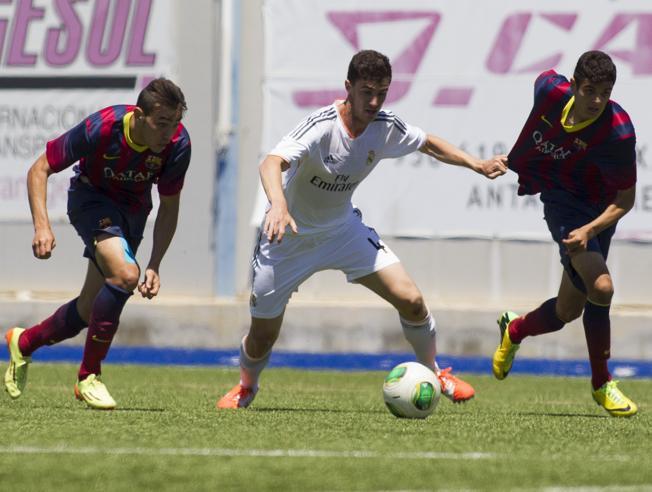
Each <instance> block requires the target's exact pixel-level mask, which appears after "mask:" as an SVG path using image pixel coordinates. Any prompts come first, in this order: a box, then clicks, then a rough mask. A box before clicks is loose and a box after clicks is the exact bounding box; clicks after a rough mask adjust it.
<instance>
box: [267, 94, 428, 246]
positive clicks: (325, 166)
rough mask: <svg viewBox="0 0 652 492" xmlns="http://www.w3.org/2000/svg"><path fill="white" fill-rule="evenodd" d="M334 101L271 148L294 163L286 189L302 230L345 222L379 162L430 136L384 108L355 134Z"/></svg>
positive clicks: (286, 178) (417, 145)
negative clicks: (357, 193)
mask: <svg viewBox="0 0 652 492" xmlns="http://www.w3.org/2000/svg"><path fill="white" fill-rule="evenodd" d="M336 104H337V102H336V103H335V104H333V105H331V106H326V107H323V108H321V109H319V110H318V111H315V112H314V113H313V114H311V115H310V116H309V117H308V118H306V119H305V120H303V121H302V122H301V123H300V124H299V125H298V126H297V127H296V128H295V129H294V130H293V131H292V132H290V133H289V134H288V135H286V136H285V137H284V138H283V140H281V141H280V142H279V144H278V145H277V146H276V147H274V149H272V150H271V151H270V152H269V154H270V155H275V156H279V157H281V158H283V159H284V160H285V161H287V162H288V163H289V164H290V168H289V169H288V170H287V171H285V172H284V173H283V190H284V192H285V198H286V200H287V203H288V210H289V212H290V215H292V217H293V218H294V220H295V222H296V223H297V227H298V229H299V234H312V233H315V232H320V231H323V230H325V229H329V228H331V227H336V226H338V225H341V224H343V223H345V222H346V221H347V220H349V218H350V217H351V211H352V208H353V205H352V203H351V197H352V195H353V192H354V191H355V189H356V188H357V187H358V185H359V184H360V182H362V180H363V179H364V178H365V177H367V175H368V174H369V173H370V172H371V171H372V170H373V169H374V167H376V165H377V164H378V162H380V161H381V160H382V159H385V158H388V157H401V156H404V155H406V154H410V153H411V152H414V151H415V150H418V149H419V148H421V147H422V146H423V144H424V143H425V141H426V133H425V132H424V131H423V130H421V129H420V128H417V127H413V126H410V125H407V124H405V123H404V122H403V121H402V120H401V119H400V118H399V117H398V116H395V115H394V114H393V113H392V112H391V111H383V110H381V111H379V112H378V115H377V116H376V118H375V119H374V120H373V121H372V122H371V123H370V124H369V125H368V126H367V128H366V129H365V131H364V132H363V133H362V135H360V136H358V137H356V138H352V137H350V136H349V134H348V133H347V131H346V129H345V127H344V123H343V122H342V119H341V117H340V115H339V112H338V110H337V107H336Z"/></svg>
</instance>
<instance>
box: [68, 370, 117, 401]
mask: <svg viewBox="0 0 652 492" xmlns="http://www.w3.org/2000/svg"><path fill="white" fill-rule="evenodd" d="M75 398H77V399H78V400H80V401H83V402H86V405H88V406H89V407H91V408H94V409H95V410H113V409H114V408H115V406H116V404H115V400H114V399H113V397H112V396H111V394H110V393H109V390H107V389H106V386H105V385H104V383H103V382H102V381H100V378H99V376H96V375H95V374H91V375H89V376H88V377H87V378H86V379H84V380H83V381H77V383H75Z"/></svg>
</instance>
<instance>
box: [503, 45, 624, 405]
mask: <svg viewBox="0 0 652 492" xmlns="http://www.w3.org/2000/svg"><path fill="white" fill-rule="evenodd" d="M615 82H616V67H615V65H614V64H613V62H612V60H611V58H610V57H609V56H608V55H607V54H606V53H603V52H601V51H588V52H586V53H584V54H583V55H582V56H581V57H580V58H579V60H578V62H577V66H576V68H575V72H574V74H573V77H572V78H571V80H570V81H569V80H567V79H566V77H564V76H563V75H559V74H557V73H556V72H555V71H554V70H548V71H547V72H543V73H542V74H541V75H539V77H538V78H537V79H536V81H535V83H534V106H533V108H532V111H531V112H530V115H529V117H528V119H527V121H526V123H525V126H524V127H523V130H522V131H521V134H520V135H519V137H518V139H517V141H516V144H515V145H514V147H513V149H512V150H511V152H510V154H509V156H508V160H509V168H510V169H512V170H513V171H515V172H516V173H518V177H519V190H518V194H519V195H534V194H537V193H540V197H541V201H542V202H543V205H544V216H545V220H546V223H547V224H548V229H549V230H550V233H551V234H552V238H553V239H554V241H555V242H557V244H558V245H559V253H560V256H561V263H562V265H563V268H564V271H563V276H562V280H561V285H560V287H559V293H558V294H557V296H556V297H553V298H552V299H548V300H547V301H545V302H544V303H543V304H542V305H541V306H539V307H538V308H537V309H535V310H534V311H531V312H529V313H527V314H526V315H524V316H518V315H516V314H515V313H512V312H509V311H508V312H505V313H503V314H501V316H500V317H499V319H498V325H499V328H500V345H499V346H498V348H497V349H496V351H495V353H494V356H493V373H494V375H495V376H496V378H498V379H504V378H505V377H507V374H508V373H509V371H510V369H511V367H512V362H513V359H514V356H515V354H516V351H517V350H518V349H519V347H520V343H521V342H522V340H523V339H524V338H526V337H528V336H536V335H541V334H544V333H550V332H554V331H558V330H561V329H562V328H563V327H564V325H565V324H566V323H569V322H570V321H573V320H574V319H577V318H579V317H580V316H582V321H583V323H584V332H585V335H586V342H587V346H588V352H589V361H590V364H591V373H592V376H591V384H592V395H593V399H594V400H595V401H596V403H597V404H598V405H600V406H602V407H603V408H604V409H605V410H606V411H607V412H609V414H611V415H613V416H616V417H628V416H631V415H634V414H635V413H636V412H637V407H636V404H635V403H634V402H633V401H632V400H630V399H629V398H627V397H626V396H625V395H624V394H623V393H622V391H621V390H620V389H619V388H618V386H617V384H616V381H614V380H612V378H611V374H610V373H609V368H608V364H607V362H608V360H609V356H610V350H611V341H610V334H611V328H610V320H609V307H610V305H611V298H612V296H613V292H614V290H613V282H612V279H611V275H610V274H609V269H608V268H607V264H606V260H607V254H608V252H609V244H610V242H611V237H612V236H613V234H614V232H615V230H616V224H617V223H618V221H619V220H620V219H621V218H622V217H623V216H624V215H625V214H626V213H627V212H628V211H629V210H631V208H632V207H633V206H634V197H635V184H636V149H635V145H636V134H635V132H634V126H633V125H632V122H631V120H630V119H629V116H628V115H627V113H626V112H625V110H623V108H621V107H620V106H619V105H618V104H617V103H616V102H614V101H612V100H610V96H611V91H612V89H613V86H614V84H615Z"/></svg>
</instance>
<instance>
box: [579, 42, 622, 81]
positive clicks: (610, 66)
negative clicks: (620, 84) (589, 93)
mask: <svg viewBox="0 0 652 492" xmlns="http://www.w3.org/2000/svg"><path fill="white" fill-rule="evenodd" d="M573 78H574V79H575V82H576V83H577V84H578V85H580V84H581V83H582V82H584V81H585V80H588V81H589V82H592V83H594V84H599V83H601V82H611V83H612V84H615V83H616V65H614V62H613V61H612V60H611V57H610V56H609V55H607V54H606V53H605V52H604V51H598V50H593V51H587V52H586V53H584V54H583V55H582V56H580V58H579V60H577V66H576V67H575V72H574V73H573Z"/></svg>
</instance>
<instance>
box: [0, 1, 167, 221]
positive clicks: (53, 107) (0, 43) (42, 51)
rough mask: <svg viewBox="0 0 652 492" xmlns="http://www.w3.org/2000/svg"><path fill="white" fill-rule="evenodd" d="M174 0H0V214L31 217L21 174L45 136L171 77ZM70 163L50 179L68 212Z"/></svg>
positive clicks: (53, 200)
mask: <svg viewBox="0 0 652 492" xmlns="http://www.w3.org/2000/svg"><path fill="white" fill-rule="evenodd" d="M173 7H174V2H173V1H172V0H115V1H112V0H95V1H88V2H86V1H81V2H80V1H73V0H57V1H51V0H29V1H27V0H15V1H11V2H0V220H5V221H6V220H29V219H30V213H29V206H28V201H27V189H26V175H27V170H28V169H29V167H30V165H31V164H32V163H33V162H34V160H35V159H36V158H37V157H38V156H39V155H40V154H41V153H42V152H43V151H44V150H45V143H46V142H47V141H48V140H50V139H52V138H54V137H56V136H58V135H60V134H61V133H63V132H65V131H66V130H68V129H69V128H71V127H72V126H74V125H75V124H77V123H78V122H79V121H80V120H81V119H83V118H84V117H85V116H87V115H88V114H90V113H92V112H94V111H97V110H98V109H101V108H103V107H106V106H109V105H111V104H125V103H135V102H136V98H137V96H138V93H139V92H140V90H141V89H142V87H144V86H145V85H146V84H147V83H148V82H149V81H150V80H151V79H152V78H155V77H159V76H168V77H171V76H172V73H171V72H172V70H173V67H174V65H175V50H174V46H175V45H174V39H173V33H174V32H175V30H174V29H172V27H173V26H172V21H173V11H172V10H173ZM71 174H72V173H71V169H68V170H66V171H63V172H61V173H59V174H57V175H53V176H51V177H50V179H49V180H48V210H49V214H50V218H51V219H53V220H57V219H62V218H65V214H66V189H67V186H68V181H69V179H70V176H71Z"/></svg>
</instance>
